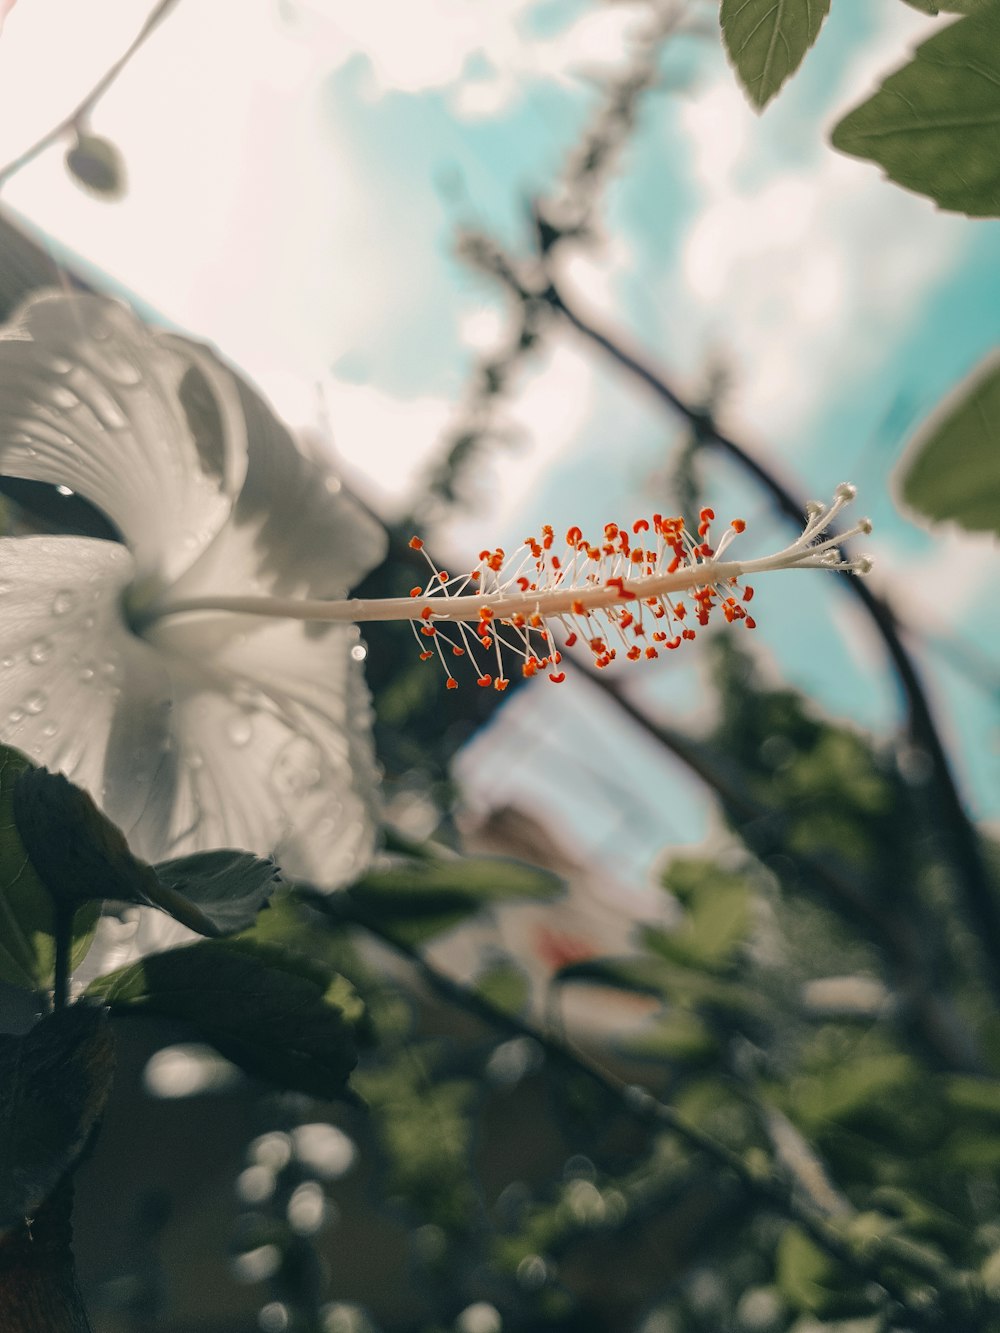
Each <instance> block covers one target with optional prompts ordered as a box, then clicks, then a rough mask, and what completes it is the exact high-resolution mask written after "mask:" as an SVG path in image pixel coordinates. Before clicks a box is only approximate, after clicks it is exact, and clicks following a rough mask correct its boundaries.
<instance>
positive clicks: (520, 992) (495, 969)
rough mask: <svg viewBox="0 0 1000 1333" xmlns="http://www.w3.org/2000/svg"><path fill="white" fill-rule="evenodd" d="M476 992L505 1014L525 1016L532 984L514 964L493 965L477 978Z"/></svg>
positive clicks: (501, 962) (501, 963) (499, 963)
mask: <svg viewBox="0 0 1000 1333" xmlns="http://www.w3.org/2000/svg"><path fill="white" fill-rule="evenodd" d="M476 990H477V992H478V993H479V994H480V995H481V996H482V997H483V999H484V1000H486V1002H487V1003H488V1004H491V1005H492V1006H493V1008H494V1009H499V1010H500V1011H501V1012H502V1013H505V1014H515V1015H520V1014H523V1013H524V1011H525V1009H526V1008H527V1007H528V1000H529V998H530V996H531V982H530V980H529V978H528V974H527V973H526V972H525V971H524V969H523V968H521V967H518V966H517V965H516V964H514V963H508V962H503V961H499V962H496V963H493V964H492V965H491V966H490V967H488V968H487V969H486V970H485V971H484V972H481V973H480V974H479V976H478V977H477V978H476Z"/></svg>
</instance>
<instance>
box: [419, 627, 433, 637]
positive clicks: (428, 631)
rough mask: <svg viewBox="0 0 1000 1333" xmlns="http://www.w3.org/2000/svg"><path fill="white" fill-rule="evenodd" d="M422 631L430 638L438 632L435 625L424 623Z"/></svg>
mask: <svg viewBox="0 0 1000 1333" xmlns="http://www.w3.org/2000/svg"><path fill="white" fill-rule="evenodd" d="M420 633H421V634H423V635H425V636H426V637H427V638H428V639H433V637H434V635H435V634H436V633H437V630H436V629H435V628H434V626H433V625H424V626H423V627H422V628H421V630H420Z"/></svg>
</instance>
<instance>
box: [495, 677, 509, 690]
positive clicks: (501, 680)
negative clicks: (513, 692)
mask: <svg viewBox="0 0 1000 1333" xmlns="http://www.w3.org/2000/svg"><path fill="white" fill-rule="evenodd" d="M509 684H510V681H509V680H507V678H506V677H505V676H497V678H496V680H495V681H494V682H493V688H494V689H495V690H500V691H503V690H505V689H506V688H507V686H508V685H509Z"/></svg>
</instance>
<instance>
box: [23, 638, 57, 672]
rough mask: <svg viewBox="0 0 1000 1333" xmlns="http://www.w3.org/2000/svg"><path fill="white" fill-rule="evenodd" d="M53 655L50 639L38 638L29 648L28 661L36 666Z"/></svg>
mask: <svg viewBox="0 0 1000 1333" xmlns="http://www.w3.org/2000/svg"><path fill="white" fill-rule="evenodd" d="M51 656H52V644H51V642H50V641H49V640H48V639H36V640H35V642H34V643H33V644H32V645H31V647H30V648H29V649H28V661H29V662H31V663H33V664H34V665H35V666H42V664H43V663H45V662H47V661H48V660H49V658H50V657H51Z"/></svg>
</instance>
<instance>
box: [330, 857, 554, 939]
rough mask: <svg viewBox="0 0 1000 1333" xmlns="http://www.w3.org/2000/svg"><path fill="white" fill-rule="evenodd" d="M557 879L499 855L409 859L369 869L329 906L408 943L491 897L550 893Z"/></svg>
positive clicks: (548, 895)
mask: <svg viewBox="0 0 1000 1333" xmlns="http://www.w3.org/2000/svg"><path fill="white" fill-rule="evenodd" d="M562 888H563V885H562V881H561V880H560V879H558V877H557V876H555V875H553V874H551V873H550V872H549V871H547V870H540V869H539V868H538V867H537V866H531V865H527V864H525V863H524V862H522V861H508V860H505V859H503V858H499V857H463V858H460V859H456V860H454V861H444V860H434V861H428V860H411V861H407V862H406V863H405V864H402V865H393V866H389V867H386V868H384V869H379V870H373V871H372V872H371V873H370V874H368V875H366V876H365V877H364V879H361V880H359V881H358V882H357V883H356V884H353V885H352V886H351V887H350V889H348V890H347V893H346V895H341V897H342V898H344V899H346V902H339V903H338V902H336V901H334V902H332V903H331V904H330V906H331V910H335V911H337V912H338V913H339V914H345V913H346V914H347V915H350V914H351V912H352V910H353V912H354V913H355V916H356V919H357V920H358V921H360V922H361V923H362V924H364V923H366V922H368V923H371V924H373V925H376V926H378V928H379V929H381V930H383V931H385V932H386V933H387V934H390V935H391V936H392V937H393V938H394V939H397V940H399V941H400V942H401V943H406V944H408V945H415V944H420V943H423V941H425V940H427V939H430V938H431V937H432V936H434V935H437V934H439V933H440V932H441V931H443V930H447V929H450V928H451V927H452V926H455V925H458V924H459V923H460V922H461V921H463V920H465V918H466V917H469V916H471V915H473V914H474V913H476V912H478V911H479V910H480V909H481V908H482V907H485V906H488V905H489V904H490V903H495V902H504V901H507V900H511V899H517V900H522V899H526V898H529V899H549V898H555V897H557V896H558V894H559V893H561V892H562Z"/></svg>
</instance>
